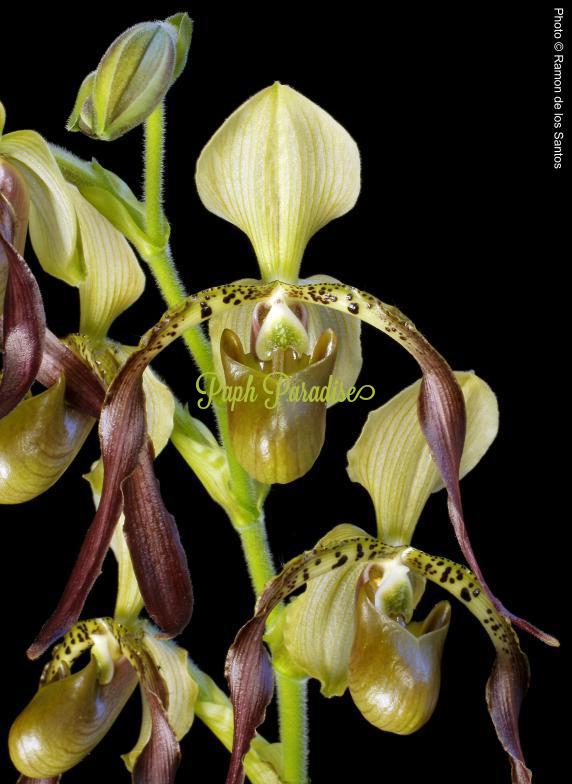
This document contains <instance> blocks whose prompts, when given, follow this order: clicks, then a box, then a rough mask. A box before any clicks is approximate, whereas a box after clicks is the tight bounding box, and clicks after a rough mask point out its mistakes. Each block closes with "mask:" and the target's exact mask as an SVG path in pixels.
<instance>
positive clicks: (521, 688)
mask: <svg viewBox="0 0 572 784" xmlns="http://www.w3.org/2000/svg"><path fill="white" fill-rule="evenodd" d="M528 681H529V668H528V659H527V658H526V656H525V654H524V653H522V651H520V650H519V651H518V653H517V655H516V656H510V655H509V654H507V653H506V652H499V653H498V654H497V658H496V660H495V663H494V664H493V668H492V670H491V674H490V676H489V679H488V681H487V688H486V697H487V705H488V708H489V713H490V715H491V719H492V720H493V724H494V725H495V730H496V733H497V736H498V739H499V740H500V742H501V744H502V747H503V748H504V750H505V751H506V753H507V754H508V755H509V758H510V766H511V772H512V782H513V784H530V782H531V781H532V773H531V772H530V770H529V769H528V768H527V767H526V763H525V761H524V754H523V751H522V746H521V745H520V734H519V729H518V717H519V713H520V706H521V703H522V700H523V698H524V695H525V694H526V690H527V688H528Z"/></svg>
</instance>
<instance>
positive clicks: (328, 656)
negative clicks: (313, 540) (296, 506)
mask: <svg viewBox="0 0 572 784" xmlns="http://www.w3.org/2000/svg"><path fill="white" fill-rule="evenodd" d="M353 536H364V531H362V529H361V528H358V527H357V526H355V525H349V524H344V525H338V526H336V527H335V528H334V529H333V530H332V531H330V532H329V533H328V534H327V535H326V536H324V537H323V538H322V539H320V541H319V542H318V544H317V545H316V546H317V547H322V546H327V545H328V544H330V543H332V542H336V541H337V540H343V539H347V538H349V537H353ZM363 570H364V562H363V561H362V560H359V561H357V562H356V563H355V564H354V565H353V566H350V567H349V568H347V569H343V570H339V571H331V572H328V573H327V574H324V575H322V576H321V577H316V578H315V579H313V580H310V582H309V583H308V585H307V586H306V590H305V591H304V593H303V594H301V595H300V596H298V597H296V598H295V599H293V600H292V601H291V602H290V604H289V605H288V606H287V608H286V612H285V622H284V645H285V647H286V649H287V651H288V653H289V655H290V657H291V659H292V661H293V662H294V664H295V665H297V666H298V667H299V668H300V669H301V670H302V671H303V672H305V673H306V674H307V675H309V676H311V677H312V678H316V679H317V680H319V681H320V684H321V692H322V694H323V695H324V696H325V697H337V696H341V695H342V694H343V693H344V692H345V690H346V688H347V685H348V666H349V661H350V654H351V650H352V643H353V639H354V629H355V610H354V606H355V592H356V585H357V583H358V580H359V577H360V574H361V573H362V572H363Z"/></svg>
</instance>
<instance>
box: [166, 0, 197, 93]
mask: <svg viewBox="0 0 572 784" xmlns="http://www.w3.org/2000/svg"><path fill="white" fill-rule="evenodd" d="M165 23H168V24H170V25H172V26H173V27H174V28H175V31H176V44H175V49H176V53H175V68H174V71H173V82H174V81H175V80H176V79H178V78H179V76H180V75H181V74H182V73H183V71H184V70H185V66H186V64H187V59H188V57H189V49H190V46H191V38H192V36H193V20H192V19H191V17H190V16H189V15H188V14H187V13H186V12H184V11H183V12H181V13H179V14H173V16H169V17H167V19H165Z"/></svg>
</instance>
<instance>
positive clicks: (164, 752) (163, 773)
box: [133, 690, 181, 784]
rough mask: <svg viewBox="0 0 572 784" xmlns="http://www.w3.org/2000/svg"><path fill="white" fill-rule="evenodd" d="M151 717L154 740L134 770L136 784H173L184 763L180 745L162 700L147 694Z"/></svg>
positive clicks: (147, 746) (151, 738)
mask: <svg viewBox="0 0 572 784" xmlns="http://www.w3.org/2000/svg"><path fill="white" fill-rule="evenodd" d="M145 697H146V699H147V702H148V704H149V711H150V713H151V737H150V739H149V742H148V743H147V745H146V746H145V748H144V749H143V751H142V752H141V755H140V757H139V759H138V760H137V762H136V763H135V767H134V768H133V784H173V782H174V781H175V775H176V773H177V768H178V767H179V763H180V761H181V752H180V750H179V744H178V742H177V739H176V738H175V733H174V732H173V730H172V729H171V727H170V725H169V721H168V719H167V713H166V711H165V709H164V707H163V705H162V703H161V700H160V699H159V697H158V696H157V694H155V693H154V692H153V691H150V690H147V691H145Z"/></svg>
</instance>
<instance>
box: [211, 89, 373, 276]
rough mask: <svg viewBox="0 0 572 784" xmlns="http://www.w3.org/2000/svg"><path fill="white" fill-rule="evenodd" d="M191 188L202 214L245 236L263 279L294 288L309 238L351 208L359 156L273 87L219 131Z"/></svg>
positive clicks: (303, 103)
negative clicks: (207, 213)
mask: <svg viewBox="0 0 572 784" xmlns="http://www.w3.org/2000/svg"><path fill="white" fill-rule="evenodd" d="M196 182H197V188H198V191H199V196H200V197H201V199H202V201H203V203H204V205H205V207H206V208H207V209H208V210H210V211H211V212H214V213H215V215H219V216H220V217H221V218H224V219H225V220H228V221H230V222H231V223H233V224H234V225H235V226H238V227H239V228H240V229H242V230H243V231H244V232H245V233H246V234H247V235H248V237H249V238H250V241H251V242H252V244H253V246H254V250H255V252H256V256H257V258H258V263H259V265H260V270H261V273H262V278H263V279H264V280H274V279H276V278H278V279H280V280H284V281H290V282H293V281H295V280H296V279H297V278H298V271H299V269H300V262H301V259H302V254H303V253H304V249H305V247H306V245H307V243H308V240H309V239H310V237H311V236H312V235H313V234H314V233H315V232H316V231H318V229H320V228H322V226H325V225H326V223H329V221H331V220H333V219H334V218H337V217H339V216H341V215H344V214H345V213H346V212H348V211H349V210H350V209H351V208H352V207H353V206H354V204H355V202H356V199H357V197H358V194H359V189H360V159H359V152H358V148H357V145H356V143H355V142H354V140H353V139H352V138H351V136H350V135H349V134H348V132H347V131H346V130H344V128H342V126H341V125H340V124H339V123H338V122H336V121H335V120H334V119H333V118H332V117H331V116H330V115H329V114H327V113H326V112H325V111H324V110H323V109H321V108H320V107H319V106H317V105H316V104H315V103H313V102H312V101H310V100H308V98H305V97H304V96H303V95H301V94H300V93H298V92H296V90H293V89H292V88H291V87H288V86H286V85H282V84H279V83H278V82H277V83H275V84H274V85H272V86H271V87H267V88H266V89H264V90H262V91H261V92H259V93H257V94H256V95H254V96H253V97H252V98H250V99H249V100H248V101H246V102H245V103H244V104H243V105H242V106H241V107H239V108H238V109H237V110H236V111H235V112H234V113H233V114H232V115H231V116H230V117H229V118H228V119H227V120H226V121H225V123H224V124H223V125H222V126H221V128H219V130H218V131H217V132H216V133H215V135H214V136H213V137H212V139H211V140H210V141H209V142H208V144H207V145H206V147H205V148H204V150H203V151H202V153H201V156H200V158H199V160H198V162H197V173H196Z"/></svg>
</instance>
